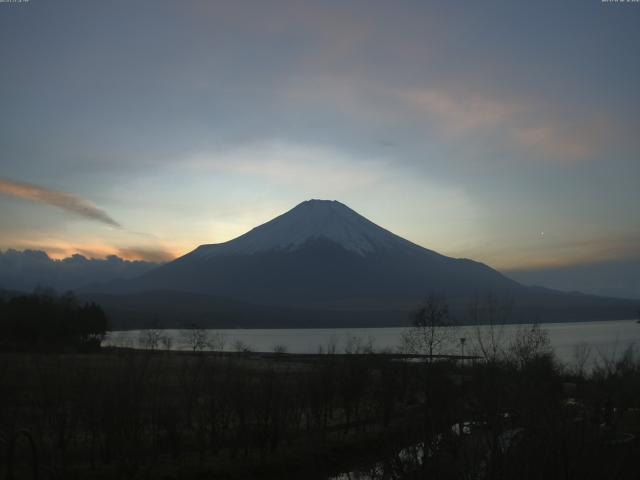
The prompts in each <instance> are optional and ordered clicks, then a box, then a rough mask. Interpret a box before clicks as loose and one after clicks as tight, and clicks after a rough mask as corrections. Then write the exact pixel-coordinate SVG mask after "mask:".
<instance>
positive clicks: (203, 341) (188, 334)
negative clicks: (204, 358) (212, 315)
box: [180, 325, 209, 352]
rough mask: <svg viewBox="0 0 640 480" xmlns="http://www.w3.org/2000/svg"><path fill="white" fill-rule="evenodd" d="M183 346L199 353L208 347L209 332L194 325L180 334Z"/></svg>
mask: <svg viewBox="0 0 640 480" xmlns="http://www.w3.org/2000/svg"><path fill="white" fill-rule="evenodd" d="M180 337H181V338H182V342H183V344H185V345H186V346H188V347H189V349H191V350H193V351H194V352H201V351H203V350H206V349H207V348H208V347H209V332H208V331H207V330H205V329H204V328H198V327H196V326H195V325H194V326H192V327H191V328H185V329H183V330H182V331H181V332H180Z"/></svg>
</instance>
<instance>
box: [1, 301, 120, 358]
mask: <svg viewBox="0 0 640 480" xmlns="http://www.w3.org/2000/svg"><path fill="white" fill-rule="evenodd" d="M107 328H108V322H107V317H106V316H105V314H104V312H103V311H102V308H100V307H99V306H98V305H96V304H95V303H84V304H82V303H80V302H79V301H78V300H77V298H76V297H75V295H73V294H72V293H70V292H69V293H66V294H64V295H61V296H58V295H57V294H56V293H55V292H54V291H53V290H48V289H38V290H36V291H35V292H34V293H33V294H30V295H16V296H13V297H11V298H8V299H4V298H1V297H0V350H1V351H29V352H35V351H40V352H46V351H80V352H88V351H97V350H99V349H100V344H101V342H102V340H103V339H104V336H105V333H106V331H107Z"/></svg>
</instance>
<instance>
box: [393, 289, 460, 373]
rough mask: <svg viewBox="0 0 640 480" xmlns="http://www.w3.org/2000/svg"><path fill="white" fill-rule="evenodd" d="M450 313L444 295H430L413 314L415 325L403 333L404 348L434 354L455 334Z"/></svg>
mask: <svg viewBox="0 0 640 480" xmlns="http://www.w3.org/2000/svg"><path fill="white" fill-rule="evenodd" d="M452 327H453V323H452V321H451V318H450V315H449V305H448V304H447V302H446V300H445V299H444V297H442V296H439V295H429V296H428V297H427V298H426V299H425V301H424V302H423V303H422V305H420V307H419V308H418V309H417V310H416V311H415V312H414V314H413V326H412V327H411V328H409V329H408V330H406V331H405V332H404V333H403V335H402V349H403V350H404V351H405V352H408V353H416V354H425V355H429V361H432V360H433V355H434V354H436V353H438V352H441V351H442V347H444V346H445V345H447V344H448V343H450V342H451V341H452V339H453V338H454V336H455V332H454V330H453V328H452Z"/></svg>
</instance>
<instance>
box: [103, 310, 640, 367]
mask: <svg viewBox="0 0 640 480" xmlns="http://www.w3.org/2000/svg"><path fill="white" fill-rule="evenodd" d="M523 327H526V326H523V325H504V326H502V327H500V328H498V329H496V330H495V333H497V334H498V335H499V336H500V338H502V339H503V340H504V341H505V342H507V341H508V340H509V338H512V336H513V335H515V334H516V333H517V332H518V330H519V329H521V328H523ZM540 327H541V328H542V329H543V330H545V331H546V332H547V333H548V335H549V339H550V341H551V346H552V347H553V349H554V351H555V353H556V356H557V357H558V359H559V360H560V361H562V362H564V363H568V364H571V363H572V362H574V361H575V356H576V351H577V350H580V349H581V346H582V350H584V347H585V346H586V347H588V348H587V349H588V350H590V352H591V353H590V356H589V362H588V363H592V362H594V361H597V360H598V359H602V358H614V357H618V356H619V355H621V354H622V352H623V351H624V350H625V349H627V348H628V347H629V346H632V347H635V346H636V345H637V346H640V324H638V323H636V322H635V320H616V321H603V322H568V323H543V324H540ZM488 328H489V327H486V326H481V327H475V326H462V327H457V328H456V329H455V331H453V332H451V337H452V338H453V341H452V342H451V343H450V345H449V346H448V348H446V351H443V352H441V353H455V354H458V353H460V352H461V345H460V341H459V339H460V338H465V339H466V341H465V347H464V348H465V354H468V353H471V352H472V351H473V349H474V346H475V344H476V343H477V341H476V339H477V338H478V335H479V333H478V329H480V334H483V333H484V334H486V333H487V329H488ZM405 330H406V328H401V327H398V328H309V329H221V330H208V331H207V332H208V333H209V336H211V337H213V336H214V335H219V336H222V338H223V339H224V350H228V351H232V350H235V349H236V348H237V347H238V346H239V345H240V344H242V345H244V346H246V347H248V348H249V349H250V350H252V351H256V352H272V351H274V348H275V347H276V346H282V347H284V348H285V349H286V351H287V352H289V353H318V352H319V351H323V352H326V351H327V350H328V349H332V348H335V352H336V353H342V352H344V351H345V349H346V348H348V347H349V345H351V346H352V347H353V346H354V345H355V344H358V343H359V344H360V345H369V344H370V345H371V346H372V347H373V348H374V350H385V349H387V350H392V351H396V350H397V348H398V347H399V346H400V345H401V337H402V333H403V332H404V331H405ZM158 333H159V335H160V336H165V337H167V338H170V339H171V340H170V342H171V348H172V349H174V350H187V349H189V345H188V344H187V342H186V341H185V339H184V335H183V334H182V331H181V330H161V331H159V332H158ZM144 335H145V331H144V330H129V331H115V332H110V333H109V335H108V336H107V338H106V339H105V341H104V345H113V346H125V347H134V348H137V347H140V346H141V343H140V339H142V338H144ZM159 348H162V344H161V345H159Z"/></svg>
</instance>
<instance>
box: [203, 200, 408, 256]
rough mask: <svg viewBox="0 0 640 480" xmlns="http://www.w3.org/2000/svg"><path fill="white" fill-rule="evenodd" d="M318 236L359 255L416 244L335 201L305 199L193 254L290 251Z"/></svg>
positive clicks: (318, 238) (316, 238)
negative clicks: (274, 216) (260, 223)
mask: <svg viewBox="0 0 640 480" xmlns="http://www.w3.org/2000/svg"><path fill="white" fill-rule="evenodd" d="M321 239H324V240H327V241H329V242H334V243H335V244H336V245H339V246H340V247H342V248H344V249H345V250H348V251H350V252H354V253H357V254H359V255H366V254H370V253H373V252H375V251H391V250H398V249H404V248H414V247H417V245H414V244H412V243H411V242H409V241H407V240H405V239H404V238H402V237H399V236H397V235H394V234H393V233H391V232H389V231H388V230H385V229H384V228H382V227H379V226H378V225H376V224H375V223H373V222H371V221H369V220H367V219H366V218H365V217H363V216H362V215H360V214H358V213H356V212H355V211H353V210H351V209H350V208H349V207H347V206H346V205H344V204H342V203H340V202H338V201H336V200H308V201H306V202H302V203H301V204H299V205H297V206H296V207H294V208H292V209H291V210H289V211H288V212H286V213H284V214H282V215H280V216H278V217H276V218H274V219H273V220H271V221H269V222H267V223H265V224H263V225H260V226H258V227H256V228H254V229H252V230H251V231H249V232H247V233H245V234H244V235H241V236H240V237H238V238H236V239H234V240H231V241H229V242H225V243H220V244H211V245H202V246H200V247H198V248H197V249H196V250H195V251H194V252H193V255H194V256H197V257H201V258H210V257H213V256H216V255H226V254H234V255H248V254H253V253H257V252H265V251H270V250H282V251H292V250H297V249H299V248H302V247H303V246H304V245H305V244H306V243H307V242H309V241H316V240H321ZM418 248H419V247H418Z"/></svg>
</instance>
